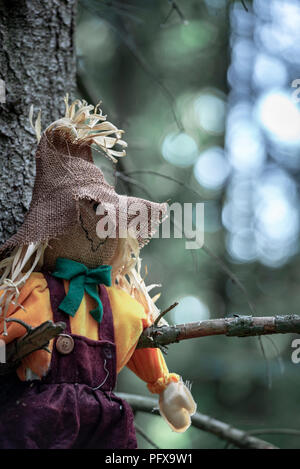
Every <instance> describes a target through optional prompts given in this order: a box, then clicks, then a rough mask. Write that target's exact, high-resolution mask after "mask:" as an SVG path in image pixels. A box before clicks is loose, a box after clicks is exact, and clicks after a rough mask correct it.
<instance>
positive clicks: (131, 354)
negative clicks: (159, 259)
mask: <svg viewBox="0 0 300 469" xmlns="http://www.w3.org/2000/svg"><path fill="white" fill-rule="evenodd" d="M107 292H108V296H109V300H110V304H111V309H112V313H113V319H114V329H115V342H116V346H117V371H118V372H119V371H120V370H121V369H122V368H123V366H125V365H127V366H128V368H129V369H130V370H131V371H133V372H134V373H135V374H136V375H137V376H138V377H139V378H140V379H142V380H143V381H145V382H146V383H147V385H148V389H149V391H150V392H152V393H161V392H162V391H163V390H164V389H165V388H166V386H167V384H169V383H170V382H171V381H176V382H177V381H179V380H180V377H179V376H178V375H176V374H175V373H169V370H168V368H167V365H166V362H165V359H164V357H163V355H162V353H161V351H160V350H159V349H155V348H153V349H138V350H135V347H136V344H137V342H138V340H139V337H140V335H141V333H142V332H143V329H145V328H146V327H148V326H149V325H150V323H149V320H148V316H147V314H146V313H145V310H144V307H143V306H142V305H141V304H140V303H138V302H137V301H136V300H135V299H134V298H132V297H131V296H130V295H129V294H128V293H126V292H125V291H124V290H121V289H120V288H117V287H110V288H107Z"/></svg>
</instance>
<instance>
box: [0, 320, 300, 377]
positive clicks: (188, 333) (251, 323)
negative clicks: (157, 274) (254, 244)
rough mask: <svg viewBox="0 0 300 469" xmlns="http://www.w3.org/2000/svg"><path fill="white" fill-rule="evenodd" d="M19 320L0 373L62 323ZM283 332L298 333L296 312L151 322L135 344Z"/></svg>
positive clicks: (144, 345) (153, 345)
mask: <svg viewBox="0 0 300 469" xmlns="http://www.w3.org/2000/svg"><path fill="white" fill-rule="evenodd" d="M8 321H9V319H8ZM14 321H16V322H20V321H19V320H14ZM21 323H22V325H23V326H24V327H25V328H26V329H27V334H25V335H24V336H23V337H21V338H20V339H18V340H15V341H13V342H11V343H10V344H8V345H7V347H6V361H7V363H5V364H0V375H3V374H6V373H9V372H11V371H13V370H14V369H15V368H16V367H17V366H18V365H19V363H20V360H22V358H24V357H26V356H27V355H29V354H30V353H32V352H34V351H35V350H39V349H45V348H46V347H47V345H48V344H49V341H50V340H51V339H53V338H54V337H56V336H57V335H59V334H61V333H62V331H63V330H64V329H65V327H66V325H65V323H63V322H58V323H56V324H54V323H53V322H52V321H46V322H44V323H42V324H40V325H39V326H38V327H35V328H31V327H30V326H28V325H27V324H26V323H24V322H23V321H22V322H21ZM286 333H294V334H300V316H297V315H295V314H294V315H293V314H291V315H287V316H269V317H268V316H267V317H253V316H236V317H233V318H221V319H209V320H207V321H199V322H192V323H188V324H176V325H174V326H165V325H163V326H158V325H155V324H153V325H152V326H150V327H148V328H147V329H145V330H144V332H143V333H142V334H141V336H140V338H139V341H138V344H137V348H160V349H162V351H163V352H165V350H166V346H167V345H169V344H172V343H176V342H180V341H181V340H187V339H193V338H196V337H206V336H209V335H226V336H229V337H250V336H262V335H266V334H286Z"/></svg>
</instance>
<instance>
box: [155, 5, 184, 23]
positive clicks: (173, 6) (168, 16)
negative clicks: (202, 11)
mask: <svg viewBox="0 0 300 469" xmlns="http://www.w3.org/2000/svg"><path fill="white" fill-rule="evenodd" d="M169 3H170V4H171V8H170V11H169V13H168V14H167V17H166V18H165V19H164V21H163V22H162V23H161V26H165V24H166V23H167V21H168V19H169V18H170V16H171V15H172V13H173V11H175V12H176V13H177V14H178V16H179V18H180V19H181V21H182V23H183V24H187V23H188V21H187V20H186V18H185V16H184V14H183V13H182V11H181V10H180V8H179V6H178V5H177V3H176V2H175V1H174V0H169Z"/></svg>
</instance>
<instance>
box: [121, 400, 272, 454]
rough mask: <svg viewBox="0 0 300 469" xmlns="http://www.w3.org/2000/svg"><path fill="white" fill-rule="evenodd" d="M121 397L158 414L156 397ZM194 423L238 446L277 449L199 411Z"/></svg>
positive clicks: (201, 428)
mask: <svg viewBox="0 0 300 469" xmlns="http://www.w3.org/2000/svg"><path fill="white" fill-rule="evenodd" d="M117 396H119V397H120V398H121V399H125V400H126V401H127V402H128V403H129V404H130V406H131V407H132V408H133V410H135V411H137V412H149V413H154V414H158V413H159V411H158V402H157V400H156V399H153V398H150V397H144V396H138V395H136V394H127V393H117ZM192 425H193V426H194V427H196V428H199V429H200V430H203V431H205V432H209V433H212V434H213V435H215V436H217V437H219V438H221V439H222V440H226V441H228V442H230V443H232V444H234V445H235V446H237V447H238V448H248V449H277V447H276V446H274V445H272V444H271V443H268V442H267V441H264V440H261V439H260V438H256V437H254V436H251V435H249V434H248V432H245V431H243V430H239V429H238V428H234V427H231V426H230V425H228V424H227V423H224V422H221V421H220V420H216V419H214V418H212V417H209V416H208V415H204V414H201V413H200V412H197V413H196V414H195V415H193V416H192Z"/></svg>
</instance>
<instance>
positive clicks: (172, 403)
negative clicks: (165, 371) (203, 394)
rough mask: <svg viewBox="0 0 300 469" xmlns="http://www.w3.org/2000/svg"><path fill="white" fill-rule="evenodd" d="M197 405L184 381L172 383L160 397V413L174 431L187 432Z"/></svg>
mask: <svg viewBox="0 0 300 469" xmlns="http://www.w3.org/2000/svg"><path fill="white" fill-rule="evenodd" d="M196 409H197V405H196V403H195V401H194V399H193V396H192V394H191V392H190V390H189V389H188V388H187V387H186V386H185V384H184V383H183V382H182V381H179V382H177V383H174V382H172V383H170V384H168V386H167V387H166V389H165V390H164V391H163V392H162V393H161V394H160V396H159V411H160V414H161V416H162V417H163V418H164V419H165V420H166V421H167V423H168V425H169V426H170V427H171V428H172V430H173V431H175V432H178V433H182V432H185V430H187V429H188V428H189V426H190V425H191V415H193V414H194V413H195V412H196Z"/></svg>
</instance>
